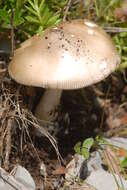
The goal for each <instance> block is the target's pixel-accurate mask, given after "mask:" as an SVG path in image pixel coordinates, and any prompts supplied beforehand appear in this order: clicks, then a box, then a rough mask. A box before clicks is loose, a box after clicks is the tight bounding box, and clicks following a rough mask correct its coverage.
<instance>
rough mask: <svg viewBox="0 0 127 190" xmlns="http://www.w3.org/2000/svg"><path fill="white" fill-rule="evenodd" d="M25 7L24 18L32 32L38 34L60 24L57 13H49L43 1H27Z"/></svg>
mask: <svg viewBox="0 0 127 190" xmlns="http://www.w3.org/2000/svg"><path fill="white" fill-rule="evenodd" d="M25 7H26V9H27V15H26V16H25V18H26V20H27V21H28V23H30V24H31V25H32V30H34V31H35V33H40V32H42V31H43V30H44V29H46V28H48V27H51V26H53V25H56V24H58V23H59V22H60V18H59V16H60V15H59V14H57V13H56V14H54V13H53V12H52V11H50V9H49V7H48V5H47V4H46V3H45V0H41V1H39V0H34V1H32V0H28V1H27V4H26V5H25ZM32 30H31V32H32Z"/></svg>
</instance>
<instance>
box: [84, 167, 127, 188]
mask: <svg viewBox="0 0 127 190" xmlns="http://www.w3.org/2000/svg"><path fill="white" fill-rule="evenodd" d="M114 175H115V177H116V179H117V182H118V184H119V186H120V187H121V188H122V184H121V181H122V183H123V186H124V189H127V181H126V180H124V179H123V178H122V177H119V176H118V175H116V174H114ZM86 182H87V183H88V184H90V185H92V186H93V187H94V188H95V189H97V190H108V189H109V190H118V186H117V184H116V181H115V178H114V176H113V175H112V174H110V173H109V172H106V171H104V170H102V169H99V170H97V171H93V172H92V173H91V175H90V176H89V177H88V178H87V180H86Z"/></svg>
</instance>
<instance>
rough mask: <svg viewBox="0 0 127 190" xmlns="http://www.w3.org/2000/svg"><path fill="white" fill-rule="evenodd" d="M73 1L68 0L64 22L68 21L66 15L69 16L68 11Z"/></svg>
mask: <svg viewBox="0 0 127 190" xmlns="http://www.w3.org/2000/svg"><path fill="white" fill-rule="evenodd" d="M71 1H72V0H68V3H67V6H66V9H65V12H64V17H63V22H65V21H66V17H67V13H68V10H69V8H70V5H71Z"/></svg>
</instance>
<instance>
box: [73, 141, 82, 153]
mask: <svg viewBox="0 0 127 190" xmlns="http://www.w3.org/2000/svg"><path fill="white" fill-rule="evenodd" d="M74 151H75V152H76V153H78V154H80V153H81V142H80V141H79V142H77V143H76V145H75V146H74Z"/></svg>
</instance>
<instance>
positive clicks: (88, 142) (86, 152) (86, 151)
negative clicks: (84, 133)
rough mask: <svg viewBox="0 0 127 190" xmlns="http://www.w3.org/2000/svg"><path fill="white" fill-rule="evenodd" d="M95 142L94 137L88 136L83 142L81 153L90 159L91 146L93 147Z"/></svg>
mask: <svg viewBox="0 0 127 190" xmlns="http://www.w3.org/2000/svg"><path fill="white" fill-rule="evenodd" d="M93 144H94V139H93V138H88V139H86V140H85V141H84V142H83V144H82V148H81V154H82V155H83V156H84V157H85V158H86V159H88V158H89V151H90V148H91V147H92V145H93Z"/></svg>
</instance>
